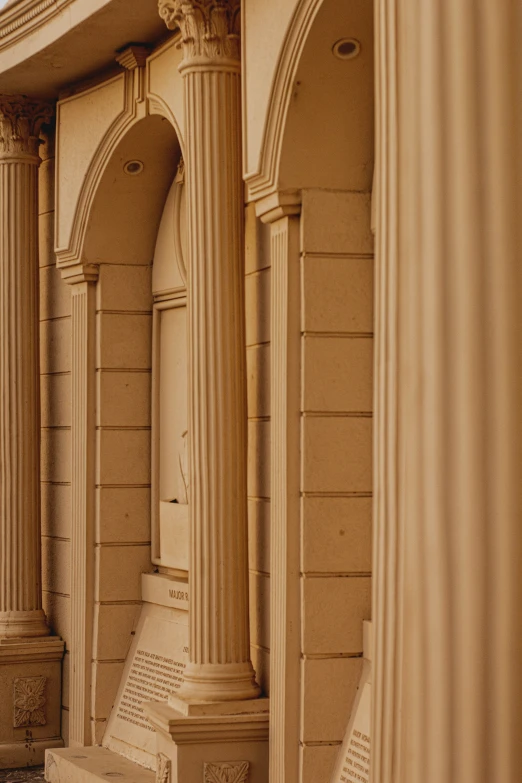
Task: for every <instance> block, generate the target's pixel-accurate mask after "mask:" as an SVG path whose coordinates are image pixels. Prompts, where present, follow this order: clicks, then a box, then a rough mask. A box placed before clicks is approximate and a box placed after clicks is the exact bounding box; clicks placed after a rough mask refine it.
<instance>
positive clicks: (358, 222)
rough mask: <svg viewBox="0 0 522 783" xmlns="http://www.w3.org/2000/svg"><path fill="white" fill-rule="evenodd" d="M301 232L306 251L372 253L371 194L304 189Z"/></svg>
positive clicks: (320, 252)
mask: <svg viewBox="0 0 522 783" xmlns="http://www.w3.org/2000/svg"><path fill="white" fill-rule="evenodd" d="M301 232H302V239H301V242H302V247H303V248H304V250H305V252H306V253H319V254H326V253H351V254H353V255H365V254H367V255H372V254H373V246H374V240H373V234H372V232H371V228H370V194H369V193H350V192H348V191H324V190H305V191H303V207H302V218H301Z"/></svg>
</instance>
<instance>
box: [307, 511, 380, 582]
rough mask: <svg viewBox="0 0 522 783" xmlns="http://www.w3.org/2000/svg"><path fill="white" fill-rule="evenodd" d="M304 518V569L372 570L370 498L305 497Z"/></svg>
mask: <svg viewBox="0 0 522 783" xmlns="http://www.w3.org/2000/svg"><path fill="white" fill-rule="evenodd" d="M302 520H303V542H302V569H303V571H304V572H311V573H321V572H322V573H327V572H333V573H343V572H344V573H356V572H358V571H359V572H365V573H369V572H370V571H371V567H372V527H371V522H372V499H371V498H370V497H367V498H366V497H362V498H361V497H350V498H339V497H305V498H303V500H302Z"/></svg>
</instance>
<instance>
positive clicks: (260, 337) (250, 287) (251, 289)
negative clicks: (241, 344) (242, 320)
mask: <svg viewBox="0 0 522 783" xmlns="http://www.w3.org/2000/svg"><path fill="white" fill-rule="evenodd" d="M245 309H246V343H247V345H258V344H259V343H266V342H269V341H270V269H262V270H261V271H259V272H253V273H252V274H250V275H247V277H246V278H245Z"/></svg>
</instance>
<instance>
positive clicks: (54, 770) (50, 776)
mask: <svg viewBox="0 0 522 783" xmlns="http://www.w3.org/2000/svg"><path fill="white" fill-rule="evenodd" d="M45 779H46V781H47V783H154V780H155V774H154V772H151V771H150V770H149V769H145V768H144V767H140V766H139V765H138V764H134V763H133V762H132V761H129V760H128V759H125V758H123V756H119V755H118V754H117V753H113V752H112V751H111V750H107V748H65V749H60V750H48V751H47V753H46V755H45Z"/></svg>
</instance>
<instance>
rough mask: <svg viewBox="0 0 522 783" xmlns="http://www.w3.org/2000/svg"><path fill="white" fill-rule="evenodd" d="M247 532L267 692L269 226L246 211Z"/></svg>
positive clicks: (253, 618) (258, 658) (260, 672)
mask: <svg viewBox="0 0 522 783" xmlns="http://www.w3.org/2000/svg"><path fill="white" fill-rule="evenodd" d="M245 275H246V277H245V305H246V308H245V309H246V344H247V406H248V528H249V530H248V534H249V542H248V549H249V570H250V628H251V647H252V661H253V664H254V668H255V670H256V673H257V681H258V683H259V685H260V686H261V687H262V689H263V691H264V693H265V694H269V692H270V657H269V656H270V230H269V227H268V226H265V225H263V224H262V223H261V222H260V221H258V220H257V219H256V216H255V205H254V204H249V205H248V206H247V208H246V210H245Z"/></svg>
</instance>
